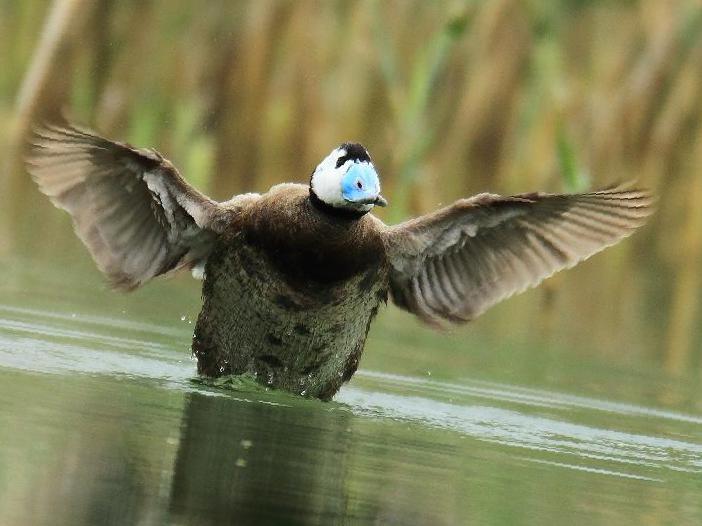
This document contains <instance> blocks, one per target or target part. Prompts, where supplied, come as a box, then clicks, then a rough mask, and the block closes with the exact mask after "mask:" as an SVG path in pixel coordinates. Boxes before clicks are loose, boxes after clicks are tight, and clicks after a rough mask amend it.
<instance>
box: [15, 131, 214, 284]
mask: <svg viewBox="0 0 702 526" xmlns="http://www.w3.org/2000/svg"><path fill="white" fill-rule="evenodd" d="M27 166H28V170H29V172H30V173H31V174H32V176H33V178H34V180H35V181H36V182H37V184H38V185H39V188H40V190H41V191H42V192H43V193H45V194H46V195H47V196H49V198H50V199H51V201H52V202H53V203H54V205H56V206H57V207H59V208H63V209H64V210H66V211H67V212H68V213H69V214H71V217H72V218H73V225H74V228H75V231H76V233H77V234H78V236H79V237H80V239H81V240H82V241H83V243H84V244H85V246H86V247H88V250H89V251H90V254H91V255H92V256H93V259H94V260H95V262H96V263H97V265H98V267H99V268H100V270H101V271H102V272H104V273H105V275H106V276H107V277H108V279H109V281H110V283H111V284H112V286H113V287H115V288H118V289H122V290H131V289H134V288H136V287H139V286H140V285H142V284H144V283H145V282H146V281H148V280H150V279H151V278H153V277H155V276H158V275H160V274H164V273H166V272H169V271H171V270H175V269H178V268H182V267H188V268H189V267H192V266H194V265H196V264H198V263H200V262H201V261H202V260H203V258H205V257H206V256H207V254H208V252H209V250H210V248H211V246H212V243H213V242H214V240H215V238H216V236H217V228H218V227H217V225H218V223H220V222H221V219H222V217H221V216H222V214H224V213H225V208H223V207H221V206H220V205H219V204H218V203H216V202H215V201H212V200H211V199H208V198H207V197H205V196H204V195H202V194H201V193H199V192H198V191H197V190H195V189H194V188H192V187H191V186H190V185H189V184H188V183H186V182H185V181H184V180H183V178H182V177H181V176H180V174H179V173H178V171H177V170H176V169H175V167H174V166H173V165H172V164H171V163H170V162H169V161H168V160H167V159H165V158H163V157H162V156H161V155H160V154H159V153H158V152H156V151H154V150H146V149H137V148H133V147H132V146H130V145H128V144H125V143H119V142H113V141H110V140H108V139H105V138H103V137H100V136H99V135H97V134H95V133H93V132H92V131H89V130H86V129H82V128H78V127H73V126H69V127H58V126H46V127H43V128H40V129H38V130H36V131H35V137H34V141H33V149H32V151H31V153H30V155H29V157H28V159H27Z"/></svg>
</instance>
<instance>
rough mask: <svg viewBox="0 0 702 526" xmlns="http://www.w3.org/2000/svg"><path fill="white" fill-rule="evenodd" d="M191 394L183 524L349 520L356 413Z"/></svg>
mask: <svg viewBox="0 0 702 526" xmlns="http://www.w3.org/2000/svg"><path fill="white" fill-rule="evenodd" d="M291 403H292V404H294V405H292V406H290V407H287V406H285V407H281V406H280V405H277V404H271V403H270V402H252V401H243V400H236V399H232V398H230V397H224V396H211V395H203V394H200V393H190V394H189V395H188V399H187V400H186V407H185V412H184V419H183V426H182V432H181V442H180V445H179V450H178V455H177V460H176V464H175V473H174V477H173V486H172V491H171V499H170V514H171V519H172V520H173V521H174V522H175V523H176V524H210V523H232V524H268V523H285V524H327V523H330V522H335V519H337V518H341V517H348V511H349V510H348V496H347V487H346V486H347V476H346V475H347V451H349V447H348V446H349V444H348V441H349V439H348V436H349V433H348V426H349V419H350V418H351V415H350V414H348V413H347V412H346V411H344V410H342V409H341V408H340V407H339V406H335V405H334V404H330V406H329V409H328V410H325V411H320V408H319V403H317V402H308V401H302V402H301V401H299V400H292V401H291Z"/></svg>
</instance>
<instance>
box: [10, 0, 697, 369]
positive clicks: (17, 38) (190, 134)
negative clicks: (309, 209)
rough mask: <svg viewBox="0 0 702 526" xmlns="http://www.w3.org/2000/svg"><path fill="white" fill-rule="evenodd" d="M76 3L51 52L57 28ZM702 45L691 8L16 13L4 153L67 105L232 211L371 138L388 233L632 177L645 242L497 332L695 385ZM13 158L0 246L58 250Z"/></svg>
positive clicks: (272, 5) (607, 258)
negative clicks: (624, 360) (581, 348)
mask: <svg viewBox="0 0 702 526" xmlns="http://www.w3.org/2000/svg"><path fill="white" fill-rule="evenodd" d="M75 5H82V8H81V12H82V16H80V17H73V18H71V19H70V22H71V23H70V25H67V26H66V27H65V28H64V31H63V32H60V36H61V38H59V39H58V40H56V39H54V40H53V42H54V49H49V48H50V46H48V44H46V42H47V41H48V42H51V39H50V37H51V34H50V33H51V31H50V28H51V27H52V26H51V24H50V23H47V22H46V20H49V21H50V20H52V16H55V15H52V14H51V13H54V14H55V13H56V12H60V10H61V9H64V10H65V9H69V8H70V7H71V6H75ZM701 31H702V9H701V8H700V6H699V3H698V2H695V1H692V0H689V1H684V0H682V1H680V2H674V3H669V2H659V1H658V0H639V1H633V2H587V3H586V2H575V1H564V2H538V1H536V0H532V1H527V2H523V1H517V0H495V1H492V2H461V1H447V2H441V3H439V2H431V3H430V2H423V1H421V0H417V1H413V2H410V1H407V2H404V1H402V2H401V1H394V2H373V1H368V2H345V1H329V2H325V1H313V0H304V1H296V2H292V1H286V0H281V1H274V0H267V1H266V0H264V1H253V0H252V1H250V2H227V1H225V0H212V1H210V2H207V3H206V4H205V5H204V6H200V5H196V4H195V3H192V2H185V1H166V0H154V1H153V2H149V3H134V2H116V1H114V0H95V1H93V2H86V3H80V2H77V0H56V1H55V2H53V3H52V4H50V5H49V4H47V3H46V2H44V1H41V0H26V1H23V2H0V49H1V50H4V54H5V56H6V57H8V59H7V61H5V62H4V65H3V68H2V70H1V71H0V116H2V117H3V119H2V121H1V124H0V146H1V147H3V148H4V149H5V151H6V154H5V155H4V158H5V160H8V159H15V160H16V159H18V158H20V156H21V155H22V149H21V148H20V147H19V146H18V145H20V144H22V139H23V138H24V136H26V131H27V128H28V123H30V122H33V121H35V120H40V119H42V118H44V117H47V116H53V115H56V114H58V113H59V112H60V111H61V110H63V109H67V110H68V113H69V114H71V115H73V117H74V118H77V119H78V120H81V121H83V122H85V123H87V124H89V125H94V126H98V127H99V128H100V129H101V130H102V131H103V132H105V133H107V134H109V135H113V136H116V137H122V138H126V139H127V140H130V141H131V142H134V143H136V144H143V145H152V146H156V147H158V148H159V149H161V150H162V151H163V152H164V153H165V154H167V155H168V156H169V157H171V158H172V159H173V160H174V161H175V162H176V163H177V164H178V166H180V167H181V168H182V170H183V172H184V173H185V175H186V177H187V178H189V179H190V180H192V181H194V182H196V183H197V184H198V185H199V186H200V187H201V188H203V189H205V190H207V191H210V192H212V193H213V194H214V195H215V196H216V197H218V198H222V199H224V198H227V197H229V195H231V194H232V193H234V192H240V191H250V190H259V191H260V190H265V189H266V188H267V187H269V186H270V185H271V184H273V183H276V182H279V181H283V180H291V179H294V180H298V181H305V180H307V178H308V176H309V173H310V171H311V170H312V169H313V167H314V166H315V164H316V162H317V161H318V159H319V158H320V157H321V156H322V155H324V154H325V153H326V152H327V151H328V150H329V148H330V147H331V146H333V145H335V144H337V143H340V142H342V141H344V140H348V139H355V140H360V141H362V142H364V143H365V144H367V145H368V146H369V148H370V150H371V153H372V154H373V155H374V159H375V161H376V164H377V165H378V167H379V169H380V172H381V176H382V179H383V184H384V186H385V187H386V190H385V193H386V194H387V195H388V197H389V199H390V203H391V208H390V209H389V210H388V211H387V212H386V213H388V214H389V215H387V216H385V217H384V218H385V219H386V220H392V221H396V220H400V219H402V218H403V217H406V216H408V215H411V214H415V213H420V212H424V211H427V210H429V209H432V208H434V207H436V206H437V205H439V204H440V203H447V202H449V201H451V200H453V199H455V198H458V197H460V196H465V195H468V194H470V193H473V192H478V191H484V190H491V191H497V192H502V193H509V192H519V191H529V190H533V189H544V190H552V191H560V190H580V189H583V188H586V187H590V186H597V185H604V184H608V183H611V182H613V181H620V180H626V179H638V180H640V182H641V184H644V185H647V186H650V187H652V188H654V189H655V190H656V192H657V193H658V195H659V198H660V209H659V212H658V214H657V215H656V217H655V218H654V219H653V220H652V221H651V224H650V225H649V226H648V227H647V228H646V230H645V231H644V232H642V233H641V234H639V235H637V236H636V237H635V238H634V239H632V240H629V241H627V242H626V243H625V244H624V245H623V246H621V247H618V248H616V249H613V250H610V251H609V252H608V253H607V254H605V255H602V256H598V257H597V258H596V259H595V260H593V261H592V262H590V263H587V264H585V265H584V266H583V267H582V268H579V269H577V270H575V271H573V272H572V273H570V274H569V275H567V276H564V277H559V278H558V279H557V280H554V281H551V282H549V283H548V284H547V285H546V286H545V287H544V288H542V289H540V290H539V291H538V292H534V293H530V299H529V301H528V302H525V301H521V300H515V301H514V302H511V303H509V304H506V305H504V306H501V307H499V308H498V309H496V312H495V313H493V314H488V315H487V316H486V320H485V321H484V322H481V330H482V331H486V332H488V333H494V334H495V335H497V334H504V333H505V332H508V333H510V334H513V335H519V334H529V333H530V332H532V333H533V327H541V328H542V332H543V333H544V334H542V335H537V336H538V337H541V338H544V339H555V340H556V341H563V340H566V339H567V340H569V341H578V339H583V340H587V341H594V342H597V345H598V347H597V348H598V349H601V350H602V352H608V353H612V354H614V353H620V352H625V351H623V350H622V349H624V348H629V347H631V348H640V349H643V350H642V351H635V350H632V351H629V352H632V353H636V352H650V353H653V352H656V351H655V349H663V354H664V355H665V356H667V358H665V357H664V358H663V360H664V361H665V362H666V363H668V364H669V366H670V368H671V370H674V371H683V370H685V368H686V367H687V366H689V365H690V364H692V363H695V361H696V360H699V356H696V355H695V352H694V351H695V350H696V349H698V348H699V343H700V335H699V331H697V330H696V329H695V327H696V326H697V325H698V323H699V321H700V309H699V306H698V299H697V298H699V296H700V292H702V291H701V290H700V288H701V287H702V284H701V283H700V280H699V278H698V277H697V272H696V269H697V268H698V267H699V266H700V263H701V261H700V258H702V253H701V252H700V249H699V243H700V236H702V230H701V229H700V228H699V217H698V215H699V214H698V208H699V206H700V203H701V201H700V199H702V195H701V194H700V191H698V190H699V188H698V187H699V179H700V176H699V173H698V172H699V159H700V154H699V151H700V146H699V137H700V134H701V133H702V39H701V38H700V35H701ZM55 36H56V35H55V34H54V37H55ZM45 48H46V49H45ZM47 50H48V51H47ZM49 51H51V53H49ZM42 53H45V55H42ZM32 57H35V58H34V59H32ZM36 57H44V58H43V59H42V60H40V59H39V58H36ZM37 62H40V65H39V66H37ZM40 66H41V67H40ZM37 71H39V72H40V73H41V75H38V74H37V73H36V72H37ZM36 79H39V80H36ZM23 86H24V87H23ZM32 86H34V87H36V86H39V87H40V88H41V90H40V91H39V92H41V93H44V94H45V95H44V96H42V97H38V96H36V95H35V96H30V95H31V93H32V92H31V91H30V88H29V87H32ZM27 93H30V95H27ZM37 93H38V92H37ZM27 100H30V101H31V102H30V103H28V102H26V101H27ZM11 150H12V151H11ZM5 165H6V168H5V171H4V173H2V174H1V177H2V186H3V188H5V189H7V188H10V189H12V190H11V192H8V191H5V192H3V195H2V196H1V197H0V199H3V200H4V203H5V204H6V203H9V202H10V201H11V202H12V203H21V204H22V206H21V207H18V208H17V209H15V208H13V210H15V211H14V212H11V213H9V214H8V213H7V211H5V212H4V213H5V214H6V217H5V218H4V219H3V225H4V226H3V231H1V232H0V239H1V241H0V250H4V251H9V250H15V249H17V247H19V246H20V245H22V246H25V245H28V247H26V249H27V250H34V251H37V250H42V248H41V243H40V242H39V241H38V240H37V241H26V240H25V241H22V240H21V236H20V235H19V233H20V232H22V231H23V229H24V228H29V227H27V226H26V225H27V224H28V221H29V222H30V223H31V225H33V226H32V227H33V228H34V227H36V228H39V229H43V231H45V230H46V228H53V229H54V230H55V233H56V236H57V238H60V236H69V235H70V233H69V226H68V224H67V223H65V222H63V223H58V225H59V226H51V225H55V224H56V221H55V219H56V217H58V216H57V214H56V213H55V212H54V211H53V210H51V209H50V208H49V206H48V204H47V203H46V202H45V201H43V200H41V199H38V198H37V196H36V195H35V194H36V190H35V188H34V187H33V186H32V185H30V184H26V174H25V173H24V172H23V171H22V170H19V169H17V164H16V163H14V164H13V163H8V162H6V163H5ZM7 166H12V168H7ZM27 203H29V204H30V205H31V206H30V205H27ZM0 204H2V203H0ZM28 208H30V209H31V215H32V217H31V218H29V219H28V218H27V212H26V210H27V209H28ZM535 305H536V306H537V307H538V306H542V307H543V308H542V309H540V308H535V307H534V306H535ZM574 313H575V314H574ZM583 320H586V321H587V323H583ZM531 335H532V336H533V334H531ZM671 364H672V365H671Z"/></svg>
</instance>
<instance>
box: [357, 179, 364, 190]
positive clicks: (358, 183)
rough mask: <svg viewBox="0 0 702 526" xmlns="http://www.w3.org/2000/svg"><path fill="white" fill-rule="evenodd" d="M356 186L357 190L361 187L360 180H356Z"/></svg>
mask: <svg viewBox="0 0 702 526" xmlns="http://www.w3.org/2000/svg"><path fill="white" fill-rule="evenodd" d="M356 188H358V189H359V190H360V189H361V188H363V183H362V182H361V181H356Z"/></svg>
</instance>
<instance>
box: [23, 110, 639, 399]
mask: <svg viewBox="0 0 702 526" xmlns="http://www.w3.org/2000/svg"><path fill="white" fill-rule="evenodd" d="M32 144H33V145H32V148H31V150H30V153H29V154H28V157H27V167H28V171H29V172H30V174H31V176H32V178H33V179H34V181H36V183H37V184H38V187H39V189H40V191H41V192H42V193H44V194H45V195H46V196H48V198H49V199H50V200H51V202H52V203H53V204H54V205H55V206H57V207H59V208H61V209H63V210H65V211H66V212H68V213H69V214H70V216H71V218H72V221H73V227H74V230H75V233H76V234H77V235H78V237H79V238H80V239H81V240H82V242H83V243H84V244H85V246H86V247H87V249H88V251H89V252H90V255H91V256H92V258H93V259H94V261H95V263H96V264H97V267H98V269H99V270H100V271H101V272H102V273H103V274H104V275H105V276H106V278H107V280H108V281H109V283H110V285H111V286H112V287H113V288H114V289H117V290H121V291H131V290H134V289H137V288H139V287H141V286H143V285H144V284H146V283H147V282H149V281H150V280H152V279H154V278H156V277H157V276H166V275H171V274H173V273H174V272H177V271H179V270H181V269H189V270H191V271H192V273H193V275H195V276H196V277H200V278H201V279H203V285H202V302H203V305H202V310H201V312H200V314H199V316H198V319H197V323H196V326H195V330H194V334H193V338H192V346H191V350H192V354H193V355H194V356H195V357H196V358H197V371H198V373H199V374H200V375H202V376H204V377H211V378H217V377H221V376H225V375H246V374H248V375H251V376H253V377H254V378H255V379H256V381H257V382H259V383H261V384H263V385H265V386H269V387H272V388H276V389H282V390H285V391H289V392H292V393H295V394H298V395H302V396H305V397H314V398H319V399H321V400H330V399H331V398H332V397H333V396H334V395H335V394H336V393H337V391H338V390H339V389H340V387H341V386H342V385H343V384H344V383H346V382H348V381H349V380H350V379H351V377H352V376H353V375H354V373H355V372H356V370H357V368H358V365H359V361H360V359H361V355H362V353H363V349H364V346H365V342H366V338H367V335H368V331H369V328H370V326H371V323H372V321H373V319H374V318H375V316H376V314H377V312H378V309H379V308H380V307H381V305H384V304H387V303H388V301H389V300H390V301H391V302H392V303H394V304H395V305H396V306H397V307H399V308H400V309H403V310H405V311H408V312H410V313H412V314H414V315H416V316H417V317H418V318H419V319H420V320H422V321H423V322H425V323H427V324H429V325H430V326H433V327H436V328H442V327H446V326H447V325H450V324H463V323H466V322H469V321H471V320H474V319H475V318H477V317H478V316H479V315H481V314H482V313H483V312H485V311H486V310H487V309H488V308H489V307H491V306H493V305H495V304H497V303H499V302H500V301H502V300H504V299H506V298H508V297H510V296H512V295H514V294H517V293H519V292H522V291H524V290H525V289H527V288H530V287H534V286H536V285H537V284H539V283H540V282H541V281H543V280H544V279H545V278H547V277H549V276H551V275H552V274H554V273H555V272H557V271H559V270H562V269H565V268H569V267H572V266H574V265H575V264H577V263H578V262H580V261H583V260H584V259H586V258H588V257H590V256H592V255H593V254H595V253H597V252H599V251H601V250H603V249H604V248H606V247H608V246H611V245H613V244H615V243H617V242H618V241H620V240H622V239H623V238H625V237H627V236H628V235H630V234H631V233H632V232H634V231H635V230H636V229H637V228H639V227H641V226H642V225H643V224H644V223H645V221H646V219H647V217H648V216H649V215H650V214H651V213H652V210H653V197H652V194H651V193H650V192H648V191H646V190H642V189H638V188H635V187H634V186H633V185H632V184H631V183H629V184H623V185H622V184H620V185H613V186H609V187H606V188H603V189H600V190H595V191H590V192H584V193H574V194H553V193H541V192H534V193H524V194H517V195H511V196H502V195H498V194H493V193H480V194H478V195H475V196H473V197H469V198H463V199H459V200H457V201H455V202H454V203H452V204H450V205H448V206H445V207H442V208H440V209H438V210H435V211H433V212H430V213H428V214H425V215H422V216H419V217H416V218H413V219H409V220H406V221H404V222H401V223H399V224H396V225H386V224H385V223H384V222H383V221H381V220H380V219H379V218H378V217H376V216H375V215H374V214H373V210H374V208H375V207H384V206H387V204H388V202H387V200H386V199H385V198H384V197H383V196H382V195H381V193H380V178H379V175H378V172H377V170H376V168H375V165H374V163H373V161H372V159H371V157H370V155H369V153H368V150H366V148H365V147H364V146H362V145H361V144H357V143H350V142H349V143H344V144H341V145H340V146H338V147H336V148H334V149H333V150H332V151H331V153H329V154H328V155H327V156H326V157H325V158H324V159H323V160H322V161H321V162H320V163H319V165H318V166H317V167H316V168H315V169H314V171H312V174H311V177H310V179H309V182H308V183H307V184H299V183H282V184H277V185H275V186H273V187H272V188H270V190H268V191H267V192H266V193H261V194H259V193H245V194H241V195H235V196H234V197H232V198H231V199H229V200H227V201H221V202H218V201H215V200H213V199H210V198H209V197H207V196H206V195H204V194H203V193H201V192H199V191H198V190H196V189H195V188H194V187H193V186H191V185H190V184H188V182H186V180H185V179H184V178H183V177H182V176H181V175H180V173H179V172H178V170H177V169H176V167H175V166H174V165H173V164H172V163H171V162H170V161H169V160H168V159H166V158H165V157H164V156H163V155H161V154H160V153H159V152H158V151H156V150H154V149H150V148H137V147H134V146H132V145H130V144H128V143H125V142H117V141H113V140H110V139H107V138H105V137H103V136H101V135H99V134H98V133H96V132H94V131H92V130H90V129H88V128H84V127H81V126H77V125H73V124H61V125H57V124H46V125H43V126H42V127H39V128H37V129H36V130H35V135H34V137H33V141H32Z"/></svg>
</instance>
